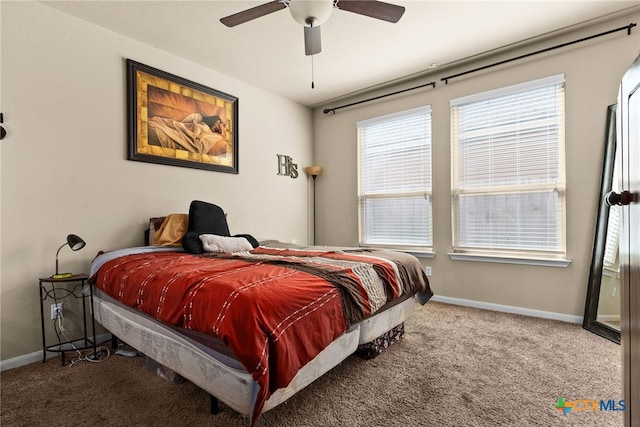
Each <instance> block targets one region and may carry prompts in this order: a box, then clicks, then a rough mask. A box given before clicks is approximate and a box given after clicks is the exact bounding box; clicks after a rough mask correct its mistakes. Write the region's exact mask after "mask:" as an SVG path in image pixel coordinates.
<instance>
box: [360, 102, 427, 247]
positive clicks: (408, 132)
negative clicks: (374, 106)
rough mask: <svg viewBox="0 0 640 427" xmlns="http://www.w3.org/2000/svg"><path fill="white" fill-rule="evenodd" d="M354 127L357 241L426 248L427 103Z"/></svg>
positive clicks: (370, 243) (361, 122) (372, 244)
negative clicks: (356, 160)
mask: <svg viewBox="0 0 640 427" xmlns="http://www.w3.org/2000/svg"><path fill="white" fill-rule="evenodd" d="M357 127H358V202H359V208H358V211H359V212H358V213H359V242H360V245H363V246H383V247H390V248H401V249H407V250H416V251H421V250H424V251H426V250H430V249H431V247H432V245H433V243H432V226H431V108H430V107H428V106H427V107H422V108H417V109H413V110H409V111H404V112H401V113H397V114H391V115H387V116H383V117H378V118H374V119H369V120H364V121H360V122H358V123H357Z"/></svg>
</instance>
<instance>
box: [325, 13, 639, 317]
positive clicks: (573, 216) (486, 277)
mask: <svg viewBox="0 0 640 427" xmlns="http://www.w3.org/2000/svg"><path fill="white" fill-rule="evenodd" d="M639 18H640V15H639V14H638V13H634V14H632V15H627V16H622V17H619V18H616V19H615V20H613V21H611V22H607V23H603V24H598V25H596V26H593V27H591V28H588V29H582V30H580V31H577V32H573V33H571V34H567V35H565V36H562V37H556V38H555V39H552V40H548V41H545V42H543V43H541V42H539V43H538V44H536V45H533V46H529V47H526V48H523V47H520V48H518V50H516V51H514V52H511V53H509V54H508V55H504V54H501V55H500V56H496V57H494V58H491V59H486V60H483V61H476V62H471V63H469V64H465V65H464V66H461V67H459V68H457V69H446V70H438V71H437V72H435V73H433V74H432V75H430V76H427V77H425V78H423V79H420V80H417V81H413V82H410V83H406V84H403V85H397V86H395V87H392V88H389V89H386V90H385V91H382V92H375V93H371V94H369V95H370V96H375V95H379V94H381V93H385V92H386V93H389V92H393V91H395V90H400V89H403V88H407V87H412V86H416V85H418V84H421V83H426V82H430V81H436V83H437V85H436V88H435V89H421V90H416V91H414V92H409V93H407V94H403V95H396V96H393V97H390V98H384V99H381V100H378V101H374V102H370V103H365V104H360V105H358V106H355V107H350V108H346V109H344V110H338V112H337V113H336V114H335V115H332V114H328V115H325V114H323V112H322V109H323V108H326V107H333V106H337V105H340V104H348V103H350V102H355V101H358V100H360V99H365V98H367V97H368V96H361V97H360V98H352V99H348V100H341V101H340V102H336V103H334V104H329V105H324V106H322V107H321V108H318V109H316V110H315V111H314V138H315V143H314V150H315V152H314V155H315V160H316V163H317V164H320V165H322V166H324V167H325V172H324V173H323V175H321V176H320V177H319V178H318V180H317V198H318V208H317V209H318V218H317V235H318V238H317V242H318V243H319V244H330V245H347V246H348V245H354V244H357V242H358V236H357V224H358V218H357V176H356V172H357V171H356V122H357V121H359V120H363V119H368V118H372V117H377V116H381V115H384V114H388V113H392V112H396V111H402V110H407V109H410V108H415V107H418V106H422V105H426V104H430V105H431V106H432V109H433V115H432V120H433V122H432V126H433V130H432V132H433V133H432V138H433V206H434V208H433V217H434V223H433V225H434V249H435V252H436V255H435V257H434V258H433V259H431V260H429V259H423V260H422V261H423V264H424V265H431V266H432V267H433V276H432V277H431V283H432V285H433V289H434V291H435V293H436V294H438V295H440V296H445V297H450V298H458V299H466V300H474V301H480V302H483V303H490V304H501V305H508V306H514V307H521V308H524V309H530V310H541V311H546V312H552V313H561V314H564V315H569V316H582V314H583V311H584V304H585V297H586V289H587V281H588V277H589V267H590V262H591V251H592V244H593V235H594V227H595V218H596V207H597V203H598V202H597V197H598V193H599V188H600V187H599V185H600V176H601V169H602V160H603V150H604V135H605V121H606V112H607V106H608V105H610V104H613V103H615V102H616V96H617V89H618V85H619V82H620V78H621V77H622V75H623V73H624V71H625V70H626V69H627V67H628V66H629V65H630V64H631V63H632V62H633V59H634V58H635V57H636V56H637V55H638V53H640V31H639V30H638V29H637V28H636V29H634V30H633V31H632V34H631V35H630V36H627V35H626V32H619V33H615V34H614V35H609V36H606V37H602V38H598V39H594V40H592V41H589V42H585V43H581V44H577V45H573V46H570V47H565V48H562V49H558V50H554V51H552V52H548V53H545V54H541V55H537V56H533V57H529V58H527V59H522V60H519V61H517V62H511V63H509V64H506V65H503V66H500V67H496V68H492V69H489V70H486V71H482V72H478V73H474V74H470V75H467V76H464V77H460V78H457V79H454V80H451V81H450V82H449V84H448V85H445V84H444V82H441V81H440V78H442V77H444V76H447V75H452V74H455V73H457V72H461V71H465V70H469V69H473V68H476V67H479V66H482V65H485V64H490V63H492V62H494V61H499V60H502V59H506V58H509V57H515V56H519V55H523V54H525V53H528V52H533V51H537V50H540V49H542V48H544V47H549V46H553V45H556V44H559V43H564V42H567V41H571V40H577V39H580V38H582V37H585V36H589V35H592V34H597V33H600V32H603V31H606V30H610V29H612V28H618V27H621V26H624V25H628V24H629V23H631V22H638V19H639ZM479 36H480V35H479ZM434 43H437V40H434ZM425 50H428V46H425ZM416 54H417V55H419V54H420V53H419V52H417V53H416ZM559 73H564V74H565V76H566V114H567V116H566V176H567V257H568V258H569V259H571V260H572V262H571V264H570V266H569V267H567V268H556V267H535V266H528V265H508V264H498V263H486V262H470V261H453V260H451V259H450V258H449V256H448V255H447V253H448V252H450V251H451V202H450V182H451V179H450V142H449V134H450V125H449V101H450V100H451V99H453V98H457V97H461V96H465V95H470V94H474V93H477V92H482V91H487V90H491V89H496V88H500V87H503V86H508V85H512V84H517V83H521V82H526V81H530V80H534V79H538V78H541V77H547V76H551V75H555V74H559Z"/></svg>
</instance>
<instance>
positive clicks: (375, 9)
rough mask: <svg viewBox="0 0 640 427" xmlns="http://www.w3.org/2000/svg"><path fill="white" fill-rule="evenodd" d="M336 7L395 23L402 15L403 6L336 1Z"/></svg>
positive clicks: (365, 0) (363, 0)
mask: <svg viewBox="0 0 640 427" xmlns="http://www.w3.org/2000/svg"><path fill="white" fill-rule="evenodd" d="M336 7H337V8H338V9H340V10H346V11H347V12H353V13H357V14H359V15H364V16H368V17H370V18H376V19H381V20H383V21H387V22H392V23H394V24H395V23H396V22H398V21H399V20H400V18H402V15H403V14H404V6H398V5H395V4H391V3H385V2H383V1H376V0H338V2H337V4H336Z"/></svg>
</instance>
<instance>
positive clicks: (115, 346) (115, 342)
mask: <svg viewBox="0 0 640 427" xmlns="http://www.w3.org/2000/svg"><path fill="white" fill-rule="evenodd" d="M111 348H112V349H113V351H116V350H117V349H118V337H117V336H115V335H113V334H111Z"/></svg>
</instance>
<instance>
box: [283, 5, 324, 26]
mask: <svg viewBox="0 0 640 427" xmlns="http://www.w3.org/2000/svg"><path fill="white" fill-rule="evenodd" d="M332 9H333V0H290V1H289V13H291V17H292V18H293V19H294V20H295V21H296V22H297V23H298V24H300V25H302V26H305V27H306V26H313V27H317V26H319V25H322V24H324V23H325V22H326V21H327V19H329V16H330V15H331V10H332Z"/></svg>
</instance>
